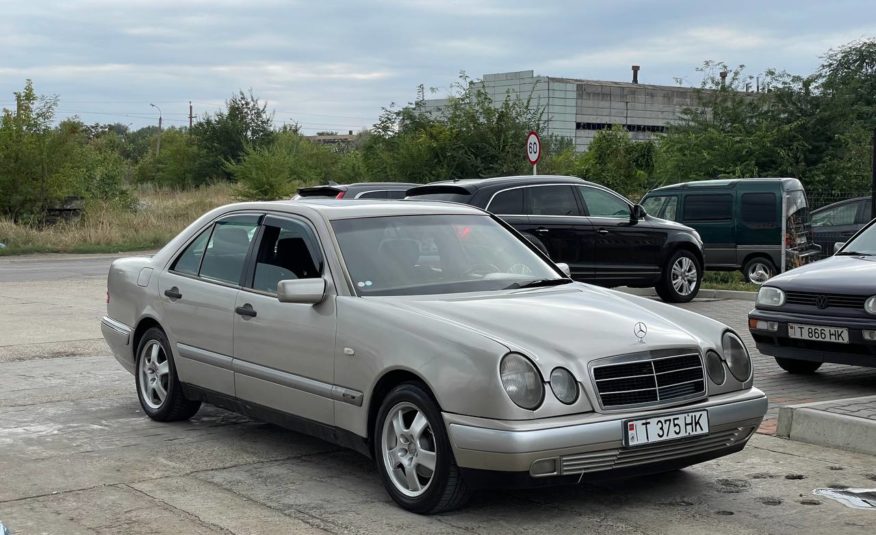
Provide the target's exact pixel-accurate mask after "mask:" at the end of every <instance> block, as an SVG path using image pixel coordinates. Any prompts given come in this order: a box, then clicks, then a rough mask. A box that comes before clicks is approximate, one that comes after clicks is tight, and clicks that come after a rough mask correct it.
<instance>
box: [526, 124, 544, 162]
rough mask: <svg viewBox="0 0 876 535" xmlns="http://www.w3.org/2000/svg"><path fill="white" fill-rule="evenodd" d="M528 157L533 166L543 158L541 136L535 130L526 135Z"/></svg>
mask: <svg viewBox="0 0 876 535" xmlns="http://www.w3.org/2000/svg"><path fill="white" fill-rule="evenodd" d="M526 158H527V159H528V160H529V163H530V164H532V165H533V166H535V164H537V163H538V161H539V160H541V138H539V137H538V133H537V132H536V131H535V130H533V131H532V132H530V133H529V135H528V136H526Z"/></svg>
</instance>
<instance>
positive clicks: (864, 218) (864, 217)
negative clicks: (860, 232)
mask: <svg viewBox="0 0 876 535" xmlns="http://www.w3.org/2000/svg"><path fill="white" fill-rule="evenodd" d="M872 209H873V205H872V204H870V199H867V200H866V201H861V209H860V210H859V211H858V214H859V215H858V223H869V222H870V220H871V219H872V217H871V215H870V213H871V210H872Z"/></svg>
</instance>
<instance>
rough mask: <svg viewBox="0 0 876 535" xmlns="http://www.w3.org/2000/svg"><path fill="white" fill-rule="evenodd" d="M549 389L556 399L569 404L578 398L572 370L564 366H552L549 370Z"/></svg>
mask: <svg viewBox="0 0 876 535" xmlns="http://www.w3.org/2000/svg"><path fill="white" fill-rule="evenodd" d="M551 390H553V391H554V395H555V396H557V399H558V400H560V401H562V402H563V403H565V404H566V405H571V404H572V403H575V400H577V399H578V381H576V380H575V376H574V375H572V372H570V371H569V370H567V369H565V368H554V371H552V372H551Z"/></svg>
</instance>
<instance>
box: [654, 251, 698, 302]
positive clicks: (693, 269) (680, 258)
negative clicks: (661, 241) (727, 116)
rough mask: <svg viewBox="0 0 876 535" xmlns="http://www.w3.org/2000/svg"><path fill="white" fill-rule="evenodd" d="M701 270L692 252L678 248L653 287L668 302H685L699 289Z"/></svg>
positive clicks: (694, 295)
mask: <svg viewBox="0 0 876 535" xmlns="http://www.w3.org/2000/svg"><path fill="white" fill-rule="evenodd" d="M702 280H703V272H702V269H701V268H700V263H699V261H697V258H696V257H695V256H694V255H693V253H691V252H689V251H686V250H684V249H680V250H678V251H676V252H675V254H673V255H672V256H671V257H670V258H669V261H668V262H667V263H666V266H664V268H663V276H662V277H661V279H660V282H659V283H658V284H657V286H656V287H655V289H656V290H657V294H658V295H659V296H660V298H661V299H663V300H664V301H667V302H669V303H687V302H688V301H690V300H691V299H693V298H694V297H696V295H697V293H698V292H699V291H700V283H701V282H702Z"/></svg>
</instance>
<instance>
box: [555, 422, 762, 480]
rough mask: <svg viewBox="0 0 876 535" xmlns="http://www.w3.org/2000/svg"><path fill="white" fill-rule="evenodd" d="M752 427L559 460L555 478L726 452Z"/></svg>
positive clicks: (566, 457) (569, 456)
mask: <svg viewBox="0 0 876 535" xmlns="http://www.w3.org/2000/svg"><path fill="white" fill-rule="evenodd" d="M753 432H754V427H736V428H734V429H729V430H726V431H719V432H717V433H712V434H710V435H704V436H701V437H697V438H689V439H684V440H671V441H667V442H660V443H657V444H650V445H648V446H639V447H636V448H625V449H621V448H617V449H611V450H600V451H592V452H588V453H581V454H578V455H567V456H565V457H560V462H559V465H558V468H559V473H558V475H574V474H585V473H588V472H601V471H603V470H612V469H615V468H624V467H627V466H635V465H640V464H649V463H656V462H662V461H668V460H672V459H678V458H681V457H688V456H692V455H699V454H702V453H708V452H710V451H715V450H720V449H723V448H728V447H730V446H733V445H734V444H737V443H739V442H742V441H745V440H746V439H747V438H748V437H749V436H751V434H752V433H753Z"/></svg>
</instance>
